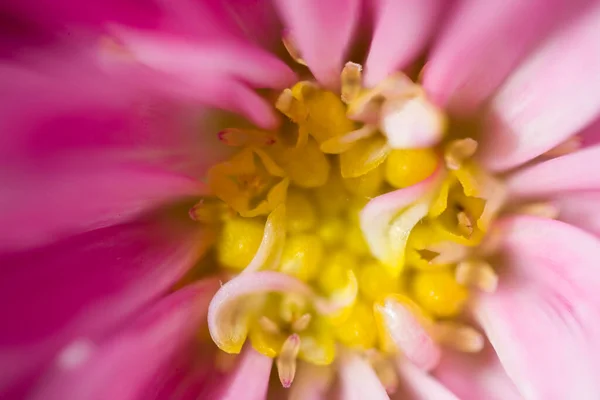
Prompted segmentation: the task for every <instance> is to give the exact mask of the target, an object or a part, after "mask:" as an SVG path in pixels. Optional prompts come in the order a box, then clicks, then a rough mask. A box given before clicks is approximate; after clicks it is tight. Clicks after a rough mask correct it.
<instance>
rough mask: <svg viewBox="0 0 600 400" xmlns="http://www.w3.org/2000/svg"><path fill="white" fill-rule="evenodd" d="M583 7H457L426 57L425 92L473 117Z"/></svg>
mask: <svg viewBox="0 0 600 400" xmlns="http://www.w3.org/2000/svg"><path fill="white" fill-rule="evenodd" d="M586 3H589V2H588V1H585V0H584V1H573V2H564V1H561V0H550V1H546V0H532V1H527V2H523V1H519V0H510V1H503V2H502V4H499V3H496V2H490V1H485V2H484V1H478V0H466V1H461V2H458V3H457V4H458V6H457V7H454V9H453V10H451V13H452V15H451V18H450V20H449V22H448V24H447V25H446V26H445V28H444V29H443V30H442V32H441V33H440V35H439V39H438V41H437V43H436V44H435V46H434V48H433V50H432V52H431V55H430V57H429V60H428V63H427V65H426V68H425V71H424V77H423V85H424V87H425V89H426V90H427V92H428V93H429V94H430V95H432V97H433V99H434V101H435V102H436V103H437V104H438V105H440V106H444V107H450V108H451V109H452V110H453V111H458V112H463V113H466V112H469V111H473V110H474V109H475V108H477V107H478V106H479V105H481V104H482V102H483V101H484V100H486V98H488V97H489V96H490V95H491V94H493V92H494V90H495V89H496V88H497V87H498V86H499V85H500V84H501V83H502V82H503V81H504V79H505V78H506V77H507V76H508V75H509V73H510V72H511V71H512V70H513V68H515V67H516V66H517V65H518V63H519V62H520V61H521V60H522V59H523V57H525V56H526V55H527V54H528V53H529V52H530V51H531V50H532V49H533V48H535V46H536V45H537V44H538V43H540V42H541V40H542V39H544V38H545V36H546V35H547V34H548V33H549V32H550V31H551V30H552V29H553V28H555V27H556V26H557V25H558V24H559V23H560V22H562V21H565V20H568V19H569V17H571V16H572V15H573V14H575V13H576V12H580V11H581V10H582V9H583V8H584V7H583V6H584V5H585V4H586ZM553 76H556V75H553ZM559 76H561V75H559Z"/></svg>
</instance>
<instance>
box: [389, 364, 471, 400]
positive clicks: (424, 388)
mask: <svg viewBox="0 0 600 400" xmlns="http://www.w3.org/2000/svg"><path fill="white" fill-rule="evenodd" d="M398 375H399V377H400V381H401V383H400V388H399V390H398V392H396V393H395V396H394V398H395V399H398V400H400V399H407V398H409V399H414V400H427V399H436V400H458V398H457V397H456V396H455V395H454V394H452V392H450V391H449V390H448V389H446V388H445V387H444V385H442V384H441V383H440V382H438V381H437V380H436V379H435V378H434V377H432V376H431V375H429V374H428V373H426V372H424V371H423V370H421V369H419V368H418V367H416V366H415V365H413V364H412V363H410V362H406V361H404V360H402V359H401V358H399V359H398ZM461 398H462V397H461ZM465 400H466V398H465Z"/></svg>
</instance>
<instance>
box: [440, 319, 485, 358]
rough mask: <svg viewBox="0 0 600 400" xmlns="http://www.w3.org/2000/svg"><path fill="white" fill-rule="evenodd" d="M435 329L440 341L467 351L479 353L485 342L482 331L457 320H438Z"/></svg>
mask: <svg viewBox="0 0 600 400" xmlns="http://www.w3.org/2000/svg"><path fill="white" fill-rule="evenodd" d="M433 330H434V334H435V337H436V339H437V340H438V341H439V342H440V343H442V344H444V345H446V346H448V347H452V348H453V349H456V350H458V351H462V352H465V353H477V352H479V351H481V350H482V349H483V346H484V344H485V339H484V338H483V335H482V334H481V333H479V332H478V331H476V330H475V329H473V328H471V327H470V326H467V325H464V324H460V323H457V322H438V323H437V324H435V327H434V328H433Z"/></svg>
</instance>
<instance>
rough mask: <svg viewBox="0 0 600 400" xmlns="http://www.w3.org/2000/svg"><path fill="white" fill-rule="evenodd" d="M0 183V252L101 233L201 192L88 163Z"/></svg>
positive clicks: (188, 182)
mask: <svg viewBox="0 0 600 400" xmlns="http://www.w3.org/2000/svg"><path fill="white" fill-rule="evenodd" d="M82 161H83V160H82ZM104 164H106V163H104ZM0 181H1V182H2V184H1V185H0V224H1V225H2V226H3V229H1V230H0V250H4V251H6V250H7V249H11V250H13V251H14V250H17V249H22V248H27V247H32V246H34V245H44V244H46V243H51V242H53V241H56V240H57V239H60V238H63V237H67V236H69V235H73V234H77V233H80V232H86V231H91V230H94V229H99V228H104V227H107V226H110V225H113V224H116V223H119V222H121V221H125V220H129V219H133V218H134V217H136V216H138V215H141V214H142V213H144V212H147V210H149V209H152V208H154V207H158V206H160V205H164V204H166V203H168V202H170V201H174V200H176V199H178V198H180V199H181V198H185V197H187V196H199V195H200V194H201V193H203V191H204V190H203V187H202V185H201V184H200V182H198V181H197V180H195V179H191V178H190V177H186V176H184V175H181V174H176V173H170V172H166V171H162V170H160V169H157V168H153V167H148V166H144V165H133V164H132V165H118V164H115V165H110V164H109V165H102V164H99V165H98V164H93V162H91V163H90V164H87V165H86V164H83V162H73V163H69V162H64V163H63V165H53V166H51V167H50V168H47V169H46V170H45V171H27V172H22V173H13V174H11V175H10V176H8V177H4V178H2V179H0Z"/></svg>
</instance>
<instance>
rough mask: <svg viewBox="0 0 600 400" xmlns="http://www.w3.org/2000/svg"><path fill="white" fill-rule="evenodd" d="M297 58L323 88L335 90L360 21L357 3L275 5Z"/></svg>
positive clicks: (283, 1)
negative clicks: (306, 65)
mask: <svg viewBox="0 0 600 400" xmlns="http://www.w3.org/2000/svg"><path fill="white" fill-rule="evenodd" d="M276 4H277V6H278V8H279V12H280V14H281V17H282V19H283V21H284V25H285V27H286V28H287V29H288V30H289V32H288V33H289V34H290V35H291V37H292V39H293V41H294V43H295V44H296V45H297V47H298V50H299V51H300V55H301V56H302V58H303V59H304V60H305V61H306V63H307V64H308V67H309V68H310V70H311V72H312V73H313V75H314V76H315V78H317V80H318V81H319V82H320V83H322V84H323V85H325V86H327V87H330V88H334V87H337V86H339V77H340V72H341V71H342V66H343V64H344V63H345V62H346V61H348V60H346V59H345V57H346V53H347V50H348V47H349V45H350V41H351V39H352V33H353V31H354V28H355V26H356V22H357V21H358V18H359V17H360V10H361V2H360V0H328V1H325V2H324V1H320V0H303V1H289V0H277V2H276Z"/></svg>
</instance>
